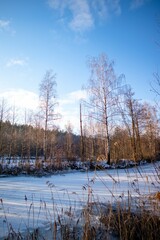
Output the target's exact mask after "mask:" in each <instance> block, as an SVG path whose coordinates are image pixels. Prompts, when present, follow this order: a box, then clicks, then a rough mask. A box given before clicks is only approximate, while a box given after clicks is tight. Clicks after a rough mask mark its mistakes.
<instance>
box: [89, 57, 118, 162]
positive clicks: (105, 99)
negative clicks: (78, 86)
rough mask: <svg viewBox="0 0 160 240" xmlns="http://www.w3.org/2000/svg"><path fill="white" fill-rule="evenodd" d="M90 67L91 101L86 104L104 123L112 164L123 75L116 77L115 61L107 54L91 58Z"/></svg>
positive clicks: (94, 117) (95, 116)
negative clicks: (114, 129)
mask: <svg viewBox="0 0 160 240" xmlns="http://www.w3.org/2000/svg"><path fill="white" fill-rule="evenodd" d="M89 68H90V70H91V76H90V79H89V85H88V87H87V90H88V93H89V98H90V101H89V102H88V103H87V104H86V105H87V106H88V107H89V109H90V117H92V118H93V119H95V121H99V122H101V124H102V125H103V137H104V138H105V142H106V147H105V155H106V158H107V160H108V164H110V131H111V127H112V123H113V117H115V115H116V114H117V101H118V96H119V92H120V88H121V80H122V75H121V76H120V77H119V78H117V77H116V74H115V71H114V62H113V61H109V59H108V58H107V56H106V55H105V54H101V55H100V56H99V57H97V58H91V59H89Z"/></svg>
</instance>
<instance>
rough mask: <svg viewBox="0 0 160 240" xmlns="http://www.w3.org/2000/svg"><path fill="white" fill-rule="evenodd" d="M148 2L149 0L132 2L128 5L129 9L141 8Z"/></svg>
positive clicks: (134, 0) (133, 0)
mask: <svg viewBox="0 0 160 240" xmlns="http://www.w3.org/2000/svg"><path fill="white" fill-rule="evenodd" d="M148 1H150V0H132V1H131V4H130V9H137V8H139V7H142V6H143V5H144V4H146V3H147V2H148Z"/></svg>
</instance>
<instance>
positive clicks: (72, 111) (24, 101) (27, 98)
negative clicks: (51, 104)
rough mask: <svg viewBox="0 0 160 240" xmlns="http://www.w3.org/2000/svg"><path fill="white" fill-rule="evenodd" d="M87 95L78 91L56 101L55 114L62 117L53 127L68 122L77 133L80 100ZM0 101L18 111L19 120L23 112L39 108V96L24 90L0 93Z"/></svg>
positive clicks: (63, 126)
mask: <svg viewBox="0 0 160 240" xmlns="http://www.w3.org/2000/svg"><path fill="white" fill-rule="evenodd" d="M86 98H87V93H86V92H85V91H84V90H78V91H74V92H71V93H68V94H66V96H64V97H63V98H60V99H58V102H59V105H58V107H57V109H55V111H56V112H58V113H60V114H61V115H62V118H61V119H60V120H58V121H55V125H59V126H60V128H61V129H65V126H66V125H67V123H68V122H70V123H71V124H72V125H73V127H74V131H75V132H79V106H80V100H82V99H86ZM0 99H5V100H6V101H7V105H8V106H9V107H13V106H14V107H16V109H18V112H19V114H20V115H21V114H22V116H19V119H23V118H24V111H25V109H26V110H31V111H33V112H36V111H37V110H38V107H39V96H38V95H37V94H35V93H34V92H31V91H26V90H24V89H12V90H9V91H5V92H0Z"/></svg>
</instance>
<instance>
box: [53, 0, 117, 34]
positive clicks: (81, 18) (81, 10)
mask: <svg viewBox="0 0 160 240" xmlns="http://www.w3.org/2000/svg"><path fill="white" fill-rule="evenodd" d="M48 3H49V6H50V7H51V8H53V9H54V10H57V11H59V13H60V19H63V23H64V22H65V21H64V19H65V20H67V24H68V26H69V27H70V29H71V30H73V31H75V32H84V31H86V30H90V29H91V28H93V27H94V26H95V22H96V17H97V16H98V17H99V18H101V19H104V18H106V17H110V16H111V15H120V14H121V7H120V0H92V1H90V0H49V1H48ZM66 10H67V11H69V12H70V13H71V17H70V16H69V15H68V16H66V18H64V15H65V13H66V12H67V11H66ZM61 22H62V21H61Z"/></svg>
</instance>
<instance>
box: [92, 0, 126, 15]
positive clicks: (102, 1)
mask: <svg viewBox="0 0 160 240" xmlns="http://www.w3.org/2000/svg"><path fill="white" fill-rule="evenodd" d="M92 6H93V9H94V10H95V13H97V14H98V16H99V17H100V18H101V19H104V18H109V17H110V16H111V15H120V14H121V6H120V0H93V2H92Z"/></svg>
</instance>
